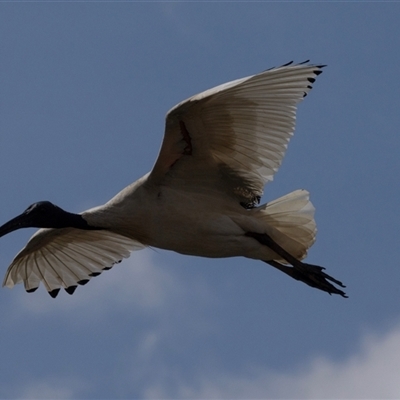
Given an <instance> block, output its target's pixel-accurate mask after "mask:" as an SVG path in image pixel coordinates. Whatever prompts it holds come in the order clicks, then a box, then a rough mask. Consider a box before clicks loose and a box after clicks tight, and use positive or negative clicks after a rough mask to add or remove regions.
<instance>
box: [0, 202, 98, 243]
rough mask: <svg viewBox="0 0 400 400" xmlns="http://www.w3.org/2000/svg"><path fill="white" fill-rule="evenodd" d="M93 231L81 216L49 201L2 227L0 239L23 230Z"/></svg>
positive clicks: (39, 203)
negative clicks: (74, 229) (68, 229)
mask: <svg viewBox="0 0 400 400" xmlns="http://www.w3.org/2000/svg"><path fill="white" fill-rule="evenodd" d="M67 227H71V228H79V229H92V228H91V227H90V226H89V225H88V223H87V222H86V221H85V220H84V219H83V218H82V216H81V215H79V214H72V213H69V212H67V211H64V210H63V209H62V208H60V207H58V206H56V205H54V204H53V203H50V202H49V201H39V202H37V203H34V204H32V205H30V206H29V207H28V208H27V209H26V210H25V211H24V212H23V213H22V214H20V215H18V216H17V217H15V218H13V219H12V220H10V221H8V222H6V223H5V224H4V225H3V226H1V227H0V237H1V236H4V235H7V233H10V232H13V231H15V230H17V229H21V228H67Z"/></svg>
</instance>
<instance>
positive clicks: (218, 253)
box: [0, 61, 347, 297]
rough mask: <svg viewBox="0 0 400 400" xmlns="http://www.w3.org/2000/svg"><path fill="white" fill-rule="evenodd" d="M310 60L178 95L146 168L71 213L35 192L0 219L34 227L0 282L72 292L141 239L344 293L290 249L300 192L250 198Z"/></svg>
mask: <svg viewBox="0 0 400 400" xmlns="http://www.w3.org/2000/svg"><path fill="white" fill-rule="evenodd" d="M322 67H323V66H322V65H310V64H308V61H307V62H305V63H301V64H297V65H293V64H291V63H290V64H286V65H283V66H281V67H279V68H273V69H270V70H267V71H264V72H261V73H260V74H257V75H253V76H249V77H246V78H243V79H238V80H235V81H232V82H228V83H225V84H223V85H220V86H217V87H215V88H213V89H209V90H206V91H205V92H202V93H200V94H197V95H196V96H193V97H191V98H189V99H187V100H185V101H183V102H181V103H179V104H178V105H177V106H175V107H174V108H172V109H171V110H170V111H169V112H168V114H167V117H166V124H165V134H164V139H163V142H162V147H161V150H160V153H159V156H158V158H157V160H156V162H155V164H154V167H153V169H152V170H151V172H149V173H148V174H146V175H145V176H143V177H142V178H140V179H139V180H137V181H136V182H134V183H132V184H131V185H129V186H128V187H126V188H125V189H123V190H122V191H121V192H120V193H118V194H117V195H116V196H115V197H113V198H112V199H111V200H110V201H108V202H107V203H106V204H104V205H102V206H99V207H96V208H92V209H90V210H87V211H84V212H82V213H80V214H73V213H69V212H67V211H64V210H63V209H61V208H60V207H58V206H56V205H54V204H52V203H50V202H48V201H41V202H38V203H34V204H32V205H31V206H29V207H28V208H27V209H26V210H25V211H24V212H23V213H22V214H21V215H19V216H17V217H15V218H13V219H11V220H10V221H9V222H7V223H5V224H4V225H3V226H1V227H0V237H1V236H4V235H6V234H8V233H10V232H12V231H15V230H17V229H20V228H28V227H35V228H41V229H39V230H38V231H37V232H36V233H35V234H34V235H33V236H32V237H31V239H30V240H29V242H28V243H27V245H26V246H25V247H24V248H23V249H22V250H21V251H20V252H19V253H18V254H17V255H16V257H15V258H14V260H13V261H12V263H11V265H10V266H9V268H8V270H7V273H6V276H5V279H4V282H3V285H4V286H7V287H9V288H12V287H13V286H14V285H15V284H17V283H20V282H23V283H24V286H25V289H26V291H27V292H29V293H31V292H34V291H35V290H36V289H37V288H38V287H39V285H40V283H41V282H42V283H43V285H44V287H45V288H46V290H47V291H48V292H49V294H50V295H51V296H52V297H56V296H57V294H58V292H59V291H60V289H61V288H64V289H65V290H66V292H67V293H69V294H73V293H74V291H75V289H76V288H77V286H78V285H84V284H86V283H87V282H88V281H89V280H90V279H91V278H92V277H95V276H98V275H100V274H101V273H102V272H103V271H105V270H108V269H110V268H111V267H112V266H113V265H114V264H115V263H118V262H119V261H121V260H122V259H123V258H126V257H129V255H130V253H131V252H132V251H133V250H137V249H140V248H144V247H146V246H152V247H158V248H161V249H167V250H173V251H176V252H178V253H182V254H188V255H194V256H202V257H210V258H217V257H235V256H242V257H247V258H252V259H255V260H261V261H264V262H266V263H268V264H270V265H271V266H273V267H275V268H277V269H278V270H280V271H282V272H284V273H285V274H287V275H289V276H291V277H292V278H294V279H296V280H299V281H302V282H304V283H306V284H308V285H309V286H312V287H314V288H317V289H320V290H323V291H325V292H328V293H330V294H332V293H334V294H339V295H341V296H343V297H347V296H346V294H345V293H344V292H343V291H342V290H341V289H339V288H338V287H342V288H343V287H344V285H343V284H342V283H341V282H340V281H338V280H336V279H334V278H333V277H331V276H330V275H328V274H326V273H325V272H324V268H322V267H319V266H316V265H311V264H307V263H304V262H302V261H301V260H302V259H304V258H305V256H306V254H307V251H308V249H309V248H310V246H311V245H312V244H313V243H314V241H315V234H316V225H315V222H314V207H313V206H312V204H311V202H310V200H309V194H308V192H307V191H305V190H296V191H294V192H292V193H289V194H287V195H286V196H283V197H281V198H279V199H277V200H275V201H272V202H269V203H267V204H262V205H259V202H260V199H261V196H262V194H263V187H264V185H265V184H266V183H267V182H268V181H271V180H272V179H273V176H274V174H275V172H276V171H277V169H278V168H279V166H280V164H281V162H282V158H283V156H284V154H285V151H286V148H287V145H288V142H289V140H290V138H291V136H292V135H293V131H294V127H295V118H296V106H297V103H299V102H300V101H301V100H302V99H303V98H304V96H305V95H306V94H307V93H308V92H309V90H310V89H311V86H312V84H313V83H314V81H315V79H316V77H317V76H318V75H319V74H320V73H321V72H322ZM335 285H336V286H335ZM337 286H338V287H337Z"/></svg>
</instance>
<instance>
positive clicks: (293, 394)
mask: <svg viewBox="0 0 400 400" xmlns="http://www.w3.org/2000/svg"><path fill="white" fill-rule="evenodd" d="M399 371H400V326H398V327H396V328H395V329H393V330H392V331H391V332H389V333H387V334H386V335H384V336H382V337H378V336H372V335H369V336H367V337H365V338H364V340H363V341H362V344H361V346H360V349H359V351H356V352H355V353H354V354H353V355H351V356H350V357H348V358H347V359H346V360H344V361H340V362H334V361H331V360H329V359H326V358H323V357H317V358H315V359H314V360H313V361H311V362H310V363H308V364H303V365H302V366H301V368H298V369H297V371H296V372H293V373H288V374H282V373H275V372H273V371H270V370H265V369H255V370H253V373H249V374H248V375H247V376H249V375H250V376H251V377H245V378H244V377H242V376H232V375H227V374H224V373H221V374H214V375H213V376H207V377H206V378H203V379H201V380H200V382H201V383H200V384H199V385H198V386H196V387H193V386H189V385H181V386H180V387H179V389H178V390H177V393H176V396H174V397H177V398H203V399H216V398H219V399H223V398H230V399H231V398H232V399H233V398H235V399H251V398H253V399H255V398H256V399H264V398H301V399H332V398H335V399H359V398H363V399H383V398H385V399H398V398H400V380H399ZM165 394H166V393H165V392H164V389H163V388H162V387H161V386H158V387H157V386H153V387H151V388H148V390H147V391H146V392H145V394H144V397H146V398H163V397H165Z"/></svg>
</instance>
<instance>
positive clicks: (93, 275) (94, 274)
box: [89, 272, 101, 277]
mask: <svg viewBox="0 0 400 400" xmlns="http://www.w3.org/2000/svg"><path fill="white" fill-rule="evenodd" d="M99 275H101V272H92V273H91V274H89V276H92V277H95V276H99Z"/></svg>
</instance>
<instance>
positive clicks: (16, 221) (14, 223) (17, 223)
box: [0, 213, 32, 237]
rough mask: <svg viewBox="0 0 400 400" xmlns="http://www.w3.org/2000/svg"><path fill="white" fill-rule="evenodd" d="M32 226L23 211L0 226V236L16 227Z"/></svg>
mask: <svg viewBox="0 0 400 400" xmlns="http://www.w3.org/2000/svg"><path fill="white" fill-rule="evenodd" d="M29 227H32V221H31V219H30V218H29V216H27V215H26V214H25V213H22V214H20V215H18V216H17V217H15V218H13V219H12V220H10V221H8V222H6V223H5V224H4V225H2V226H0V237H2V236H4V235H7V234H8V233H11V232H13V231H16V230H17V229H21V228H29Z"/></svg>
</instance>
